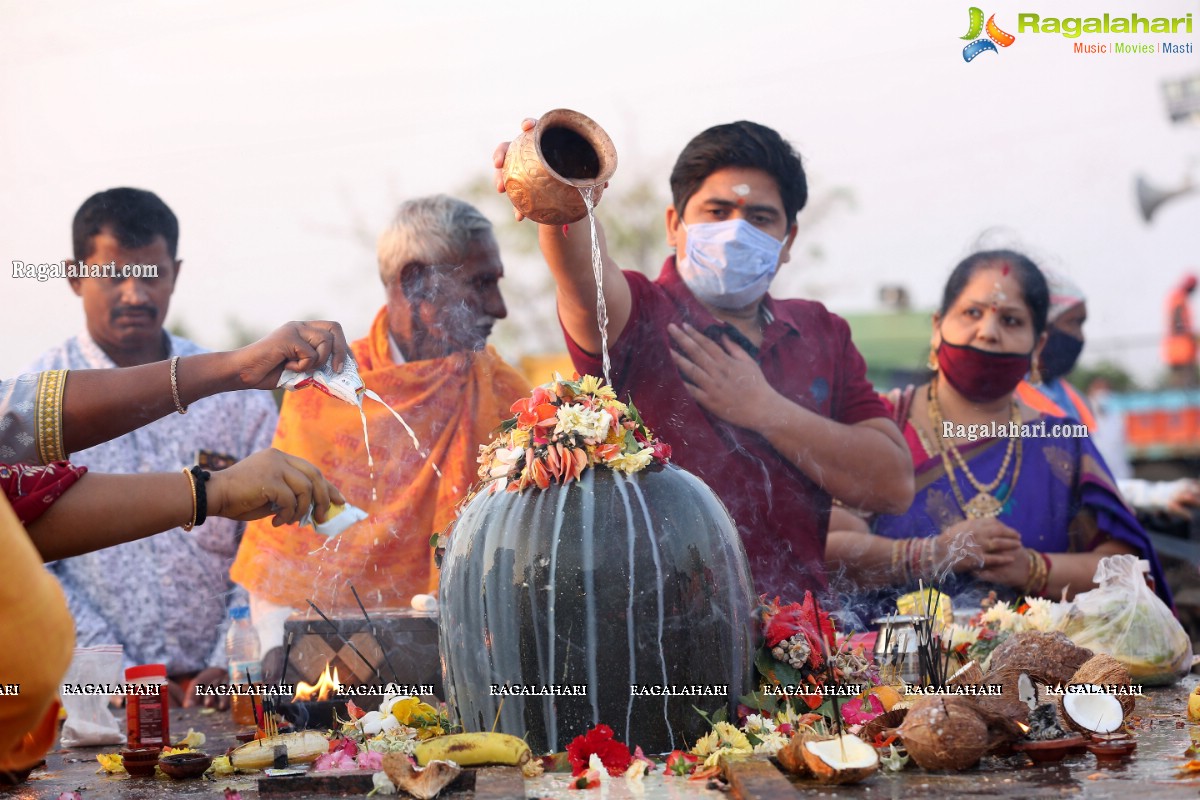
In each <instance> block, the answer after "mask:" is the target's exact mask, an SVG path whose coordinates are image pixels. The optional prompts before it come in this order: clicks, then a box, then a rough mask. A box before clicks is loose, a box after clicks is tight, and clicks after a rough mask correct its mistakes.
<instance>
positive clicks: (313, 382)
mask: <svg viewBox="0 0 1200 800" xmlns="http://www.w3.org/2000/svg"><path fill="white" fill-rule="evenodd" d="M308 386H313V387H316V388H317V389H319V390H321V391H322V392H324V393H325V394H327V395H329V396H330V397H336V398H337V399H339V400H344V401H345V402H347V403H349V404H350V405H352V406H361V405H362V395H363V392H364V391H365V390H366V386H364V385H363V382H362V378H360V377H359V376H358V364H356V363H355V362H354V359H353V358H351V357H350V354H349V353H347V354H346V359H345V361H344V362H342V369H341V371H340V372H334V371H333V356H330V357H329V360H328V361H326V362H325V364H324V365H323V366H321V367H320V368H319V369H317V370H316V371H315V372H312V373H306V372H293V371H292V370H290V369H285V370H284V371H283V374H282V375H280V376H279V387H280V388H283V389H287V390H288V391H289V392H293V391H295V390H297V389H304V388H305V387H308Z"/></svg>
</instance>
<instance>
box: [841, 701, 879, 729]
mask: <svg viewBox="0 0 1200 800" xmlns="http://www.w3.org/2000/svg"><path fill="white" fill-rule="evenodd" d="M882 713H883V703H881V702H880V701H879V698H878V697H876V696H875V695H873V694H869V695H867V696H866V698H863V697H855V698H854V699H853V700H847V701H846V702H845V703H843V704H842V719H844V720H845V721H846V722H847V724H850V725H865V724H866V723H868V722H870V721H871V720H873V719H875V718H876V717H878V716H879V715H880V714H882Z"/></svg>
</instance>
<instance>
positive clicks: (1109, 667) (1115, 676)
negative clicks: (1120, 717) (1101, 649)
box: [1059, 653, 1136, 719]
mask: <svg viewBox="0 0 1200 800" xmlns="http://www.w3.org/2000/svg"><path fill="white" fill-rule="evenodd" d="M1132 682H1133V680H1132V678H1131V677H1130V675H1129V670H1128V669H1127V668H1126V667H1125V665H1124V664H1122V663H1121V662H1120V661H1117V660H1116V659H1115V658H1113V657H1112V656H1110V655H1106V654H1104V653H1097V654H1096V655H1094V656H1092V657H1091V658H1089V659H1088V660H1087V661H1086V662H1084V664H1083V666H1081V667H1080V668H1079V669H1077V670H1075V674H1074V675H1073V676H1072V677H1071V680H1070V682H1069V683H1068V684H1067V685H1068V686H1076V685H1079V684H1094V685H1096V686H1129V685H1130V684H1131V683H1132ZM1117 701H1118V702H1120V704H1121V708H1122V710H1123V712H1124V718H1126V719H1128V717H1129V715H1130V714H1132V713H1133V706H1134V704H1135V702H1136V698H1135V697H1134V696H1133V695H1131V694H1123V695H1119V696H1118V697H1117ZM1061 705H1062V704H1061V701H1060V703H1059V706H1060V711H1061Z"/></svg>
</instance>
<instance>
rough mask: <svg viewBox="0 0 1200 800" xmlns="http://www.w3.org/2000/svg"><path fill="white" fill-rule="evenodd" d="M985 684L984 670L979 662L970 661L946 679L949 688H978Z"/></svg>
mask: <svg viewBox="0 0 1200 800" xmlns="http://www.w3.org/2000/svg"><path fill="white" fill-rule="evenodd" d="M981 683H983V668H982V667H980V666H979V663H978V662H977V661H968V662H967V663H966V664H963V665H962V666H961V667H959V669H958V672H955V673H954V674H953V675H951V676H950V677H949V678H947V679H946V685H947V686H978V685H979V684H981Z"/></svg>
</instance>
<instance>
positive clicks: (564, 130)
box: [502, 108, 617, 225]
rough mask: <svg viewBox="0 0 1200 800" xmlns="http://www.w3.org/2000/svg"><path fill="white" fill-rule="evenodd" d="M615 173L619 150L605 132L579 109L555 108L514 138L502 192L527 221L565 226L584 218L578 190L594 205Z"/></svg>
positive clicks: (506, 156)
mask: <svg viewBox="0 0 1200 800" xmlns="http://www.w3.org/2000/svg"><path fill="white" fill-rule="evenodd" d="M616 171H617V150H616V148H615V147H613V143H612V139H609V138H608V134H607V133H605V132H604V129H603V128H601V127H600V126H599V125H597V124H596V123H595V122H594V121H592V120H591V119H590V118H588V117H585V116H584V115H583V114H580V113H579V112H578V111H571V110H570V109H566V108H557V109H555V110H553V111H548V112H546V113H545V114H543V115H542V116H541V118H540V119H538V121H537V124H536V125H534V127H533V129H532V130H528V131H523V132H522V133H521V134H520V135H519V136H517V138H515V139H513V141H512V143H511V144H510V145H509V146H508V153H507V154H506V155H505V157H504V169H503V171H502V172H503V177H504V191H505V192H506V193H507V194H508V199H509V200H510V201H511V202H512V204H513V205H514V206H515V207H516V209H517V210H518V211H520V212H521V213H522V214H523V215H525V216H526V217H529V218H530V219H531V220H533V221H534V222H538V223H541V224H542V225H566V224H568V223H571V222H578V221H579V220H581V219H583V218H584V217H586V216H587V206H586V205H585V204H584V202H583V196H582V195H581V194H580V193H579V190H580V189H586V188H588V187H594V188H593V189H592V204H593V205H595V203H596V202H598V201H599V200H600V193H601V191H602V190H603V187H604V184H605V182H606V181H608V179H609V178H611V177H612V176H613V173H614V172H616Z"/></svg>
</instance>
